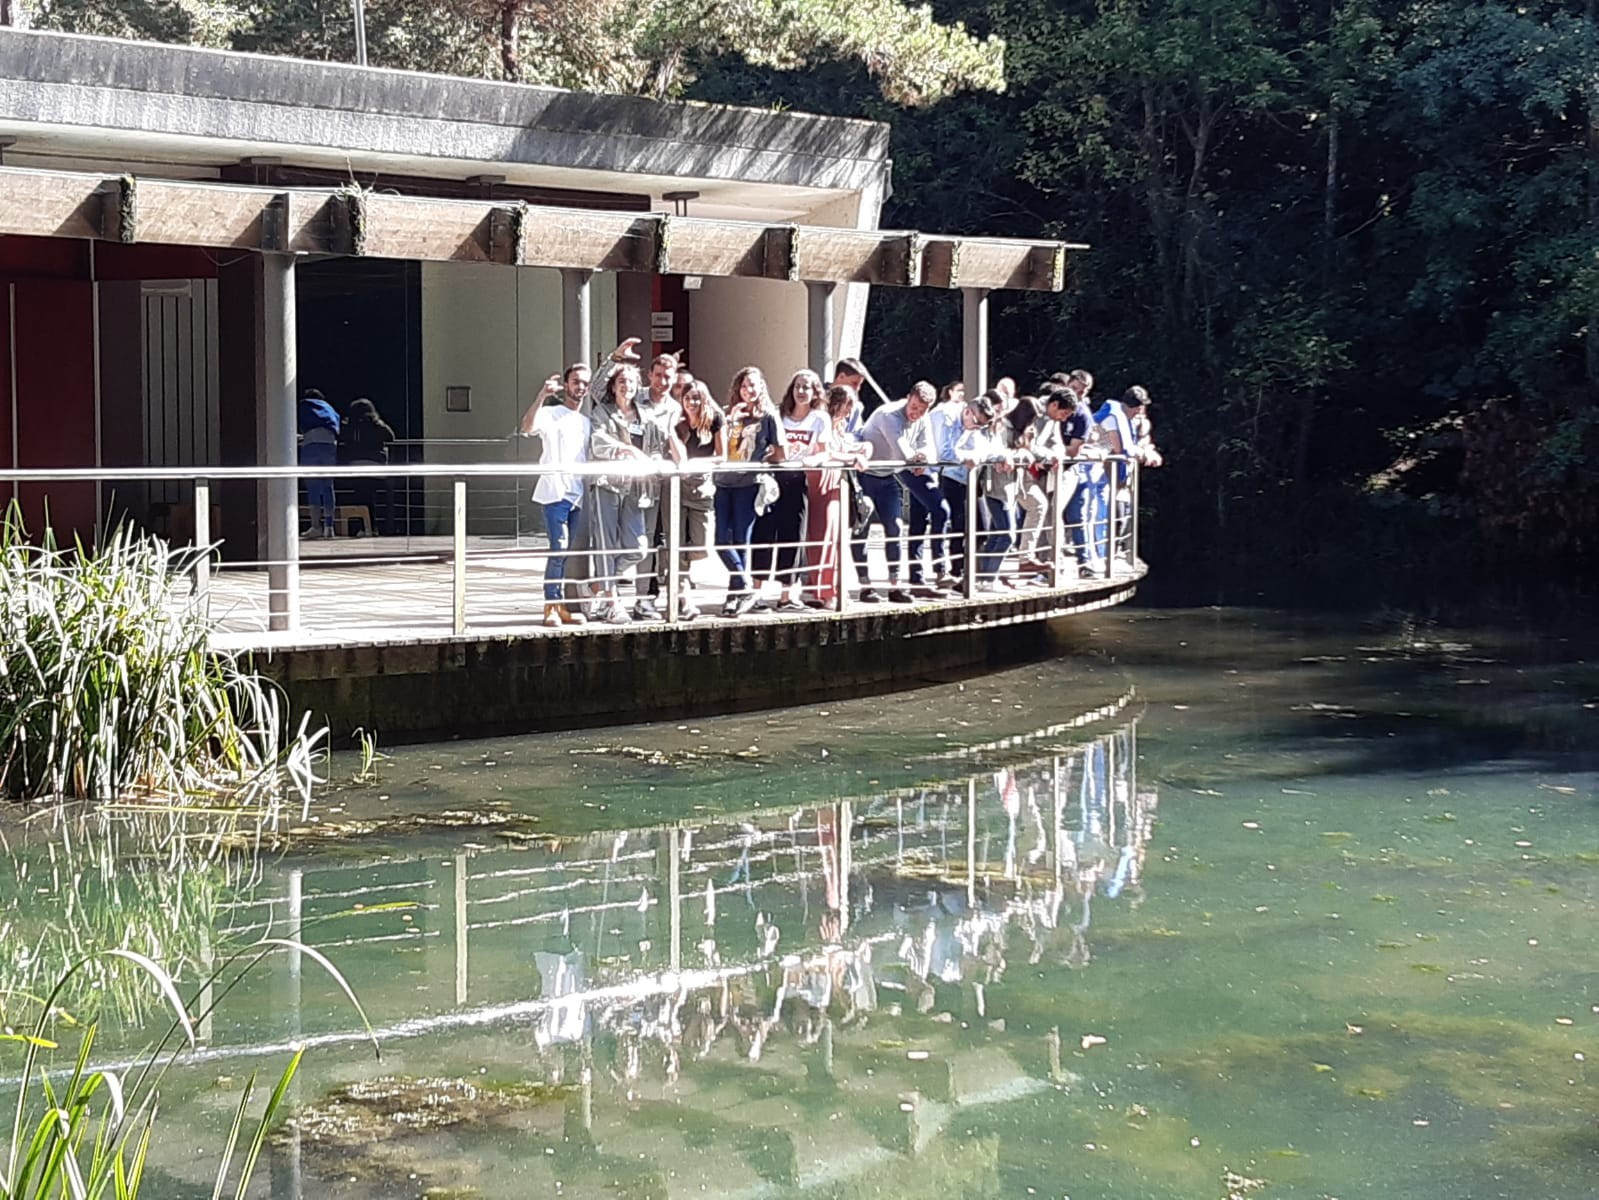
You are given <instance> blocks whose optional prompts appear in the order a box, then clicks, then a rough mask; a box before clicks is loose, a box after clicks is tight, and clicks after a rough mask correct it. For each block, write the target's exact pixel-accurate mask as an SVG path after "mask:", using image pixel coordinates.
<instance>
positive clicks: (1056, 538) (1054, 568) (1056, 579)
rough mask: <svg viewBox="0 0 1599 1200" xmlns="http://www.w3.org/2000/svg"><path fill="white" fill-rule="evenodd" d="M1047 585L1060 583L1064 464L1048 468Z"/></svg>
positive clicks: (1064, 503) (1063, 526)
mask: <svg viewBox="0 0 1599 1200" xmlns="http://www.w3.org/2000/svg"><path fill="white" fill-rule="evenodd" d="M1049 472H1050V474H1049V480H1050V493H1049V586H1050V587H1052V588H1058V587H1060V585H1061V561H1062V559H1061V543H1062V542H1064V541H1065V540H1066V464H1065V463H1062V462H1055V463H1051V464H1050V468H1049Z"/></svg>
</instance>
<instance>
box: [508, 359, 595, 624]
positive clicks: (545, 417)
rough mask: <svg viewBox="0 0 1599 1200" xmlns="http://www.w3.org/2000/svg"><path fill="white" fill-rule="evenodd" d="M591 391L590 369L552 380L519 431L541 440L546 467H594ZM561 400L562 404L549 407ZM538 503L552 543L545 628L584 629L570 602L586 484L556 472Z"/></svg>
mask: <svg viewBox="0 0 1599 1200" xmlns="http://www.w3.org/2000/svg"><path fill="white" fill-rule="evenodd" d="M588 390H589V368H588V366H587V365H586V364H584V363H573V364H572V365H571V366H569V367H567V368H566V372H565V374H564V375H563V376H555V375H551V376H550V377H549V378H548V379H546V380H545V381H544V386H543V387H542V388H540V389H539V394H538V399H536V400H535V401H534V402H533V403H532V405H531V406H530V407H529V408H528V410H527V412H526V413H524V414H523V416H522V424H521V426H520V428H519V430H518V432H519V433H521V434H523V435H524V436H536V437H538V438H539V439H540V443H541V444H540V448H539V465H540V466H546V467H548V466H557V467H564V466H572V465H574V464H577V463H584V462H587V461H588V457H589V435H590V433H591V426H590V424H589V419H588V417H586V416H584V415H583V412H582V408H583V403H584V400H585V398H586V397H587V396H588ZM555 396H559V397H560V402H559V403H557V404H549V403H546V402H547V401H548V400H550V399H551V398H552V397H555ZM533 500H534V502H535V503H537V504H540V505H542V506H543V508H544V528H545V531H546V532H547V533H548V534H549V538H550V554H549V558H548V559H547V560H546V561H545V564H544V624H546V625H548V626H549V627H551V628H552V629H553V628H557V627H559V626H561V625H582V624H583V623H584V622H585V620H586V618H585V617H584V615H583V612H582V610H581V609H579V610H578V611H576V612H574V611H572V610H571V609H569V608H568V607H567V606H566V605H565V604H564V603H563V601H564V600H565V595H564V591H565V580H566V554H565V551H566V550H567V548H568V547H570V546H571V544H572V530H573V529H574V528H575V527H576V525H577V518H578V513H579V511H580V510H581V509H582V506H583V479H582V477H581V476H578V475H563V474H559V473H556V472H550V473H547V474H544V475H540V476H539V479H538V482H537V483H536V484H535V485H534V487H533Z"/></svg>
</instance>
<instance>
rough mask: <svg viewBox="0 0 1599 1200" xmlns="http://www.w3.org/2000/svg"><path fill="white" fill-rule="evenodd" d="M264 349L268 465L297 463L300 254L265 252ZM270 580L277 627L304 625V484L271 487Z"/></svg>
mask: <svg viewBox="0 0 1599 1200" xmlns="http://www.w3.org/2000/svg"><path fill="white" fill-rule="evenodd" d="M261 257H262V260H263V266H262V274H261V278H262V288H261V322H262V337H261V352H262V355H263V356H264V358H265V375H264V378H265V381H266V386H265V388H264V389H263V392H262V397H261V399H262V403H263V404H264V405H265V406H266V444H265V445H264V446H263V447H262V450H263V452H264V453H263V456H264V458H265V465H267V466H269V467H291V466H293V465H294V464H295V463H297V462H298V461H299V458H300V438H299V420H298V417H297V415H296V414H297V405H298V400H299V367H298V364H297V363H296V361H295V301H294V256H293V255H292V254H263V255H262V256H261ZM266 496H267V511H266V526H267V561H268V562H269V563H270V564H271V565H270V566H269V567H268V568H267V583H268V587H269V588H270V589H271V600H270V612H271V621H270V625H271V628H272V629H274V630H280V629H281V630H287V629H297V628H299V625H300V485H299V482H298V481H297V480H294V479H271V480H268V481H267V487H266Z"/></svg>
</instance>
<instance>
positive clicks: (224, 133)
mask: <svg viewBox="0 0 1599 1200" xmlns="http://www.w3.org/2000/svg"><path fill="white" fill-rule="evenodd" d="M0 161H3V164H4V166H5V167H6V168H9V169H12V170H15V169H17V168H24V169H30V170H34V171H39V170H44V171H49V172H95V173H105V174H115V175H119V176H120V175H132V176H135V177H136V178H139V179H141V180H145V179H166V180H188V181H203V182H205V183H210V184H216V185H222V184H229V183H233V184H241V183H248V184H253V185H263V186H267V187H271V188H273V189H289V188H296V189H298V188H324V189H325V188H332V187H337V186H338V185H340V184H354V185H357V186H359V187H361V188H363V189H370V190H372V191H373V192H375V193H377V194H398V195H404V196H426V197H454V198H472V199H479V200H489V201H495V202H500V203H515V202H524V203H526V204H528V205H533V206H559V207H561V208H562V209H588V210H594V211H601V212H608V213H640V214H643V213H652V212H676V213H678V214H684V215H688V216H692V217H705V218H720V219H728V220H736V221H741V222H759V223H762V224H765V225H805V226H836V227H839V228H842V229H875V228H876V225H877V220H878V213H879V210H880V208H881V206H882V203H883V200H884V198H885V197H886V195H887V193H888V189H889V187H890V166H891V164H890V161H889V158H888V130H887V128H886V127H885V126H883V125H880V124H875V123H871V122H864V121H850V120H840V119H836V118H824V117H815V116H808V115H804V114H796V113H778V112H759V111H752V110H743V109H732V108H725V107H718V106H708V105H701V104H687V103H672V104H665V103H656V102H653V101H648V100H643V99H636V98H630V97H616V96H593V95H582V94H574V93H570V92H562V91H558V90H555V89H550V88H538V87H528V86H521V85H509V84H501V83H490V82H485V81H480V80H468V79H455V78H442V77H436V76H426V75H419V74H411V73H405V72H398V71H388V70H377V69H368V68H360V67H353V66H347V65H344V64H340V63H324V62H306V61H298V60H293V59H286V58H270V57H262V56H254V55H245V54H234V53H222V52H217V51H211V50H201V49H192V48H187V47H174V46H162V45H154V44H147V43H133V42H124V41H117V40H112V39H104V38H89V37H76V36H68V35H60V34H50V33H37V32H27V31H17V30H11V29H4V30H0ZM23 203H25V196H24V195H23V194H22V193H19V192H17V191H14V190H13V191H7V192H5V193H4V195H0V232H3V233H5V234H6V236H0V339H3V341H0V358H3V359H4V360H5V361H4V365H5V367H6V368H7V369H6V370H4V371H0V464H5V465H12V466H67V465H75V466H87V465H104V466H117V465H122V466H135V465H168V466H177V465H200V464H235V465H248V464H256V463H261V462H264V461H268V460H269V458H270V456H269V455H266V454H264V453H263V449H264V448H263V445H262V439H263V437H264V428H263V405H262V388H263V386H264V384H265V380H264V378H263V377H262V372H260V371H258V370H257V369H256V363H257V359H258V357H259V355H258V346H257V345H256V342H257V340H258V338H259V337H260V336H261V329H262V317H261V311H260V304H261V287H262V283H261V265H262V264H261V257H262V256H261V255H259V254H255V253H239V252H231V253H229V252H222V251H223V248H222V247H220V246H214V245H205V244H190V245H174V244H170V243H168V244H161V243H159V242H154V243H152V242H151V241H149V240H148V239H147V236H146V235H145V234H144V232H143V231H141V233H140V236H139V238H138V241H137V242H134V243H129V242H127V241H125V240H124V239H122V238H117V237H113V238H110V239H105V238H102V239H91V238H83V237H62V236H59V234H60V233H62V232H65V231H63V230H50V231H47V232H48V233H50V234H55V235H57V236H18V227H19V225H22V224H25V222H19V221H18V220H16V219H14V218H15V217H16V215H17V214H16V212H15V208H16V206H17V205H20V204H23ZM8 208H9V209H12V210H13V211H12V212H11V213H10V214H8V213H7V209H8ZM8 216H9V217H11V218H13V219H7V217H8ZM156 236H160V235H156ZM191 240H192V241H195V242H201V243H203V242H206V241H211V242H216V241H219V240H221V239H218V238H205V237H203V236H202V237H195V238H193V239H191ZM469 259H470V256H463V259H462V260H457V261H415V260H412V261H404V260H400V259H395V258H383V257H364V258H356V257H326V256H305V257H301V258H300V261H299V263H298V272H297V273H298V289H297V290H298V304H297V314H296V315H297V318H298V319H297V332H296V339H295V340H296V342H297V346H296V349H297V360H298V375H299V382H300V384H301V385H303V386H318V387H320V388H322V390H323V391H325V392H326V393H327V394H328V396H329V397H330V399H333V400H334V401H335V402H337V403H341V404H342V403H347V402H348V401H349V400H351V399H353V398H354V397H356V396H360V395H367V396H370V397H371V398H372V399H373V400H374V401H375V402H376V403H377V405H378V407H379V409H380V411H382V413H383V414H384V415H385V417H386V418H387V419H388V420H389V422H390V423H391V424H392V425H393V426H394V428H395V429H396V431H397V432H399V434H400V435H401V436H402V437H406V438H413V439H421V438H426V439H450V440H457V439H470V438H484V437H488V438H496V437H502V436H504V435H505V434H506V433H507V432H508V431H509V430H510V429H511V428H513V427H514V423H515V421H516V418H517V417H518V415H520V413H521V411H522V410H523V408H525V406H526V405H527V404H528V402H529V401H531V400H532V398H533V396H534V395H535V394H536V392H537V389H538V387H539V384H540V383H541V382H542V380H543V379H544V378H546V377H547V376H548V375H549V374H550V373H551V372H552V371H555V370H557V369H559V367H560V366H562V365H563V364H564V363H565V362H566V361H569V360H571V359H573V358H576V357H589V356H590V355H591V354H592V353H593V349H594V348H596V347H598V348H600V349H601V350H602V351H603V349H608V348H609V347H610V346H611V345H613V344H614V343H615V341H616V340H617V339H618V337H619V336H622V335H624V334H633V333H638V334H643V335H645V336H646V337H647V338H649V339H650V341H651V342H653V347H654V348H655V349H657V350H668V349H669V350H674V351H678V352H681V353H685V354H686V355H687V358H688V361H689V363H690V364H691V365H692V368H693V369H694V370H696V371H697V372H698V373H700V374H701V375H702V376H703V377H704V378H706V379H708V380H710V381H713V386H717V387H720V386H722V384H724V383H725V381H726V380H728V379H729V378H730V377H731V376H732V374H733V372H734V371H735V370H736V369H737V368H738V367H739V366H741V365H743V364H744V363H745V362H757V363H760V364H761V365H763V366H764V367H766V368H767V370H768V371H769V372H770V373H772V374H774V375H776V374H780V373H782V372H784V371H787V370H792V369H795V368H797V367H799V366H802V365H805V364H806V362H807V360H808V358H809V357H811V354H810V349H809V347H808V344H807V330H808V321H809V320H810V319H811V317H812V316H813V315H814V313H813V312H812V311H811V309H813V308H814V305H812V306H810V307H808V305H807V289H806V287H805V286H803V285H802V284H800V283H798V282H796V283H792V284H789V285H787V286H784V285H783V284H781V283H777V284H774V283H773V282H772V281H770V280H768V279H756V278H739V277H733V276H702V277H698V278H695V277H692V276H685V275H684V274H679V273H675V272H672V273H654V272H643V271H620V270H604V269H596V270H593V271H591V272H590V271H586V270H584V271H573V270H568V271H567V272H565V276H566V278H565V280H564V285H565V299H566V303H564V304H563V273H562V271H560V270H559V269H557V268H555V267H551V266H543V265H526V266H517V267H513V268H511V269H507V268H506V267H504V266H503V265H500V264H497V263H489V262H481V261H479V262H474V261H470V260H469ZM824 286H825V288H826V292H827V295H826V297H825V303H826V304H827V306H828V309H829V313H828V316H829V318H830V319H829V321H828V324H829V325H830V326H831V328H832V329H834V330H836V336H835V337H834V338H833V339H832V341H831V344H830V345H829V346H828V347H827V349H826V353H827V354H847V353H852V352H854V351H855V350H856V349H857V347H858V345H859V341H860V336H861V329H862V324H863V321H864V318H865V302H866V290H867V289H866V286H865V285H864V284H854V285H850V284H845V285H844V286H841V287H837V288H834V287H833V286H832V285H831V283H830V282H828V283H826V284H824ZM579 289H582V290H583V291H584V292H586V295H580V296H578V297H577V298H576V303H574V302H573V293H574V292H577V291H578V290H579ZM812 290H813V291H814V290H815V289H814V287H813V289H812ZM576 304H581V305H582V307H583V308H585V309H586V311H587V320H586V321H583V322H582V326H581V328H580V329H574V328H573V319H574V315H577V316H578V319H581V315H580V314H572V313H570V312H566V313H565V315H564V316H563V310H564V309H565V310H570V309H572V308H573V307H575V306H576ZM563 322H564V325H565V328H564V331H563ZM43 490H44V489H43V488H42V487H38V486H35V487H31V488H29V487H24V488H23V493H24V495H25V496H26V497H27V499H28V501H29V507H30V509H33V510H34V515H35V516H40V515H42V513H41V511H40V510H41V509H42V492H43ZM49 490H50V493H51V500H50V508H51V514H52V520H53V521H54V522H55V524H56V525H57V526H58V527H59V528H61V529H63V530H66V529H74V530H79V531H85V532H87V531H88V530H90V529H92V528H93V526H94V523H95V515H96V503H97V498H96V496H95V494H94V489H92V488H90V487H87V486H84V485H79V486H75V487H69V486H56V487H54V488H51V489H49ZM163 495H164V493H163V489H162V488H160V487H159V486H156V487H152V488H150V489H134V490H133V491H129V490H128V489H126V488H125V489H124V491H123V494H122V495H120V496H118V497H117V498H116V503H118V504H119V505H123V506H126V507H128V508H130V509H132V510H134V512H135V514H136V515H138V516H141V517H144V516H146V515H148V512H149V510H150V508H151V506H152V505H155V504H159V502H160V501H161V500H162V499H163ZM98 503H99V504H100V505H110V504H111V503H112V501H111V499H110V498H109V497H107V496H106V495H104V489H102V490H101V494H100V495H99V497H98ZM220 507H221V515H222V519H223V521H224V528H223V530H222V532H223V533H224V534H225V535H226V542H225V544H227V545H230V546H232V547H234V548H235V551H237V548H238V547H240V546H242V545H246V544H247V545H249V546H250V547H251V550H250V553H251V554H253V553H254V552H255V546H256V542H257V541H258V540H259V538H258V536H257V534H258V530H257V529H256V527H255V516H256V514H255V513H254V512H253V511H251V509H252V506H248V505H238V504H226V503H224V504H222V505H221V506H220Z"/></svg>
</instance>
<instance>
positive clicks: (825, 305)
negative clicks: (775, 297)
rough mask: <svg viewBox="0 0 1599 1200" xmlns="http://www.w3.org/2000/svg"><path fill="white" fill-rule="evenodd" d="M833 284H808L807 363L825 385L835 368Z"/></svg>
mask: <svg viewBox="0 0 1599 1200" xmlns="http://www.w3.org/2000/svg"><path fill="white" fill-rule="evenodd" d="M837 286H838V285H837V284H833V283H807V284H806V285H805V291H806V301H807V305H808V310H807V317H808V320H807V323H806V330H807V333H806V344H805V348H806V361H807V362H808V363H809V364H810V368H811V370H813V371H815V372H816V373H817V375H819V376H821V378H822V381H823V382H824V383H825V382H826V381H827V380H828V379H831V378H832V368H833V291H834V289H835V288H836V287H837Z"/></svg>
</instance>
